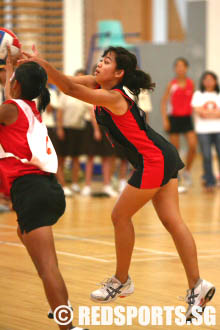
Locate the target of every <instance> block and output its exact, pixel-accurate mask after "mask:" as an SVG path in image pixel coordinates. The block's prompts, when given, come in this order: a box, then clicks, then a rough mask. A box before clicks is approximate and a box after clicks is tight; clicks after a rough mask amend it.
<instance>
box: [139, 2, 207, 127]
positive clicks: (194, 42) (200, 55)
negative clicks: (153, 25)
mask: <svg viewBox="0 0 220 330" xmlns="http://www.w3.org/2000/svg"><path fill="white" fill-rule="evenodd" d="M206 9H207V3H206V1H193V2H192V1H190V2H188V3H187V17H188V19H187V29H186V39H185V41H183V42H168V43H165V44H152V43H145V44H142V45H141V46H140V49H141V58H142V59H143V62H142V67H143V69H144V70H146V71H147V72H149V73H151V74H152V76H153V79H154V81H155V82H156V84H157V86H156V89H155V91H154V92H153V93H152V94H151V96H152V103H153V111H152V114H151V124H152V126H153V127H154V128H155V129H156V130H158V131H160V132H161V133H162V132H163V129H162V122H161V114H160V101H161V97H162V95H163V92H164V89H165V88H166V85H167V83H168V81H170V78H171V77H172V75H173V71H172V66H173V61H174V59H175V58H176V57H180V56H183V57H186V58H187V59H188V60H189V62H190V70H189V75H190V76H191V77H192V78H193V79H194V80H195V82H198V79H199V77H200V75H201V73H202V72H203V71H204V70H205V67H206Z"/></svg>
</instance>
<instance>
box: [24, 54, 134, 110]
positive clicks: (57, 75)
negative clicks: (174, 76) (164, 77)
mask: <svg viewBox="0 0 220 330" xmlns="http://www.w3.org/2000/svg"><path fill="white" fill-rule="evenodd" d="M24 54H25V55H26V56H27V58H28V59H26V60H20V61H19V63H21V64H22V63H25V62H29V61H34V62H37V63H39V64H40V65H41V66H42V67H43V68H44V69H45V70H46V71H47V74H48V77H49V78H50V81H52V82H53V83H54V84H55V85H56V86H57V87H58V88H59V89H60V90H61V91H62V92H63V93H65V94H67V95H69V96H72V97H75V98H77V99H79V100H81V101H84V102H87V103H90V104H93V105H98V106H103V107H106V108H108V109H109V110H111V111H112V112H114V113H116V114H123V113H125V112H126V111H127V108H128V104H127V101H126V100H125V99H124V97H123V96H122V95H121V94H120V93H119V92H116V91H114V90H104V89H95V88H96V81H95V77H93V76H85V77H84V79H85V80H84V83H85V84H84V85H82V84H80V83H79V80H78V79H79V78H81V80H80V81H81V82H82V78H83V77H69V76H66V75H65V74H63V73H62V72H60V71H58V70H56V69H55V67H54V66H52V65H51V64H50V63H48V62H47V61H45V60H44V59H42V58H40V57H38V56H32V55H30V54H27V53H24Z"/></svg>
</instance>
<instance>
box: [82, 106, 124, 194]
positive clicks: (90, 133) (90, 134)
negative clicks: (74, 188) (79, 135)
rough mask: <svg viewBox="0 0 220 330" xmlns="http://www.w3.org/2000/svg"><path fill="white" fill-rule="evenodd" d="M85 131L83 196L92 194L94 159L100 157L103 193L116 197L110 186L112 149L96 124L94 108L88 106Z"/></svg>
mask: <svg viewBox="0 0 220 330" xmlns="http://www.w3.org/2000/svg"><path fill="white" fill-rule="evenodd" d="M85 120H86V130H85V140H84V151H85V154H86V155H87V161H86V173H85V186H84V188H83V189H82V195H83V196H90V195H91V193H92V189H91V183H92V177H93V168H94V158H95V156H99V157H101V161H102V173H103V193H104V194H106V195H108V196H109V197H116V196H117V195H118V194H117V192H116V191H115V190H114V189H113V188H112V186H111V175H112V170H111V169H112V157H113V155H114V149H113V147H112V146H111V144H110V142H109V141H108V140H107V138H106V136H105V134H104V132H102V131H101V130H100V128H99V126H98V124H97V122H96V118H95V115H94V107H93V106H91V105H90V108H89V112H87V114H86V116H85Z"/></svg>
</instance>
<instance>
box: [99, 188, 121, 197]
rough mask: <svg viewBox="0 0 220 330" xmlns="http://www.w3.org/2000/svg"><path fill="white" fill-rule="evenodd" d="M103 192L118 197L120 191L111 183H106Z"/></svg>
mask: <svg viewBox="0 0 220 330" xmlns="http://www.w3.org/2000/svg"><path fill="white" fill-rule="evenodd" d="M103 192H104V193H105V194H107V195H108V196H109V197H117V196H118V193H117V191H115V190H114V189H113V188H112V187H111V186H110V185H106V186H104V187H103Z"/></svg>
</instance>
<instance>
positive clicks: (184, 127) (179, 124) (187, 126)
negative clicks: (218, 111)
mask: <svg viewBox="0 0 220 330" xmlns="http://www.w3.org/2000/svg"><path fill="white" fill-rule="evenodd" d="M169 121H170V130H169V133H170V134H172V133H177V134H178V133H187V132H190V131H193V130H194V126H193V119H192V116H183V117H176V116H169Z"/></svg>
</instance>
